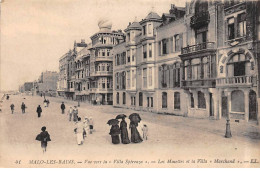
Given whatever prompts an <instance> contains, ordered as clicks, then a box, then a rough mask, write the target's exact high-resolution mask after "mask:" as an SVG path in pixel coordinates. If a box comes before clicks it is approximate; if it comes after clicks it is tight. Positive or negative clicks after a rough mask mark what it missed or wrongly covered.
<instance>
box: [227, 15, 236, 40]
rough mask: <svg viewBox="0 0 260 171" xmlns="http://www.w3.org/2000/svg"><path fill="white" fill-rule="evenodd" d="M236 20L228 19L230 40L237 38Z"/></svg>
mask: <svg viewBox="0 0 260 171" xmlns="http://www.w3.org/2000/svg"><path fill="white" fill-rule="evenodd" d="M234 22H235V19H234V18H229V19H228V40H231V39H234V38H235V24H234Z"/></svg>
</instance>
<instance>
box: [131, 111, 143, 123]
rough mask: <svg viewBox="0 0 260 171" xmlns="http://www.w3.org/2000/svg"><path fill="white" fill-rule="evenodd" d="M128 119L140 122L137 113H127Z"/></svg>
mask: <svg viewBox="0 0 260 171" xmlns="http://www.w3.org/2000/svg"><path fill="white" fill-rule="evenodd" d="M129 119H130V120H131V121H132V122H135V123H137V122H140V121H141V120H142V119H141V117H140V115H139V114H138V113H132V114H131V115H129Z"/></svg>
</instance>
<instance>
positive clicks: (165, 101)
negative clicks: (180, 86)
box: [162, 92, 167, 108]
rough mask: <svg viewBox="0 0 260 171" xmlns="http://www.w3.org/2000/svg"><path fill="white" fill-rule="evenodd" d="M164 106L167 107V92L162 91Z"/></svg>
mask: <svg viewBox="0 0 260 171" xmlns="http://www.w3.org/2000/svg"><path fill="white" fill-rule="evenodd" d="M162 108H167V93H166V92H163V93H162Z"/></svg>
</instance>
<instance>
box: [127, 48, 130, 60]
mask: <svg viewBox="0 0 260 171" xmlns="http://www.w3.org/2000/svg"><path fill="white" fill-rule="evenodd" d="M127 62H130V50H128V51H127Z"/></svg>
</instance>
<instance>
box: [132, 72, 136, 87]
mask: <svg viewBox="0 0 260 171" xmlns="http://www.w3.org/2000/svg"><path fill="white" fill-rule="evenodd" d="M132 87H135V70H132Z"/></svg>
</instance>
